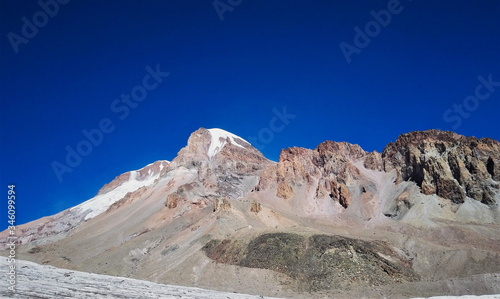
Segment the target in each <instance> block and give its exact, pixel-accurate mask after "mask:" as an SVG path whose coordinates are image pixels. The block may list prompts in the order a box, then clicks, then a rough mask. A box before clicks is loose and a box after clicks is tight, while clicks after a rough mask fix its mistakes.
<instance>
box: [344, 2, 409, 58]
mask: <svg viewBox="0 0 500 299" xmlns="http://www.w3.org/2000/svg"><path fill="white" fill-rule="evenodd" d="M408 1H411V0H408ZM402 11H403V6H402V5H401V3H400V1H399V0H389V1H388V2H387V9H382V10H380V11H378V12H376V11H374V10H372V11H370V15H371V16H372V17H373V20H371V21H368V22H367V23H366V24H365V26H364V27H363V29H364V30H362V29H361V28H359V27H358V26H356V27H354V33H355V35H354V39H353V45H351V44H348V43H346V42H344V41H343V42H341V43H340V44H339V47H340V50H341V51H342V54H344V57H345V60H346V61H347V63H351V61H352V58H351V56H352V55H353V54H358V55H359V54H360V53H361V50H362V49H364V48H366V47H368V45H369V44H370V42H371V40H372V38H375V37H377V36H378V35H379V34H380V33H381V32H382V28H385V27H387V26H389V24H390V23H391V20H392V16H393V15H397V14H400V13H401V12H402Z"/></svg>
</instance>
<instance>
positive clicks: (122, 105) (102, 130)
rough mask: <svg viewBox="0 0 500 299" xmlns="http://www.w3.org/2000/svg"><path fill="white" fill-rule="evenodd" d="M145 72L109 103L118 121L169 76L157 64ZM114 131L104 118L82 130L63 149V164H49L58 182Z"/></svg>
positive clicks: (109, 121)
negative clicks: (79, 136) (93, 127)
mask: <svg viewBox="0 0 500 299" xmlns="http://www.w3.org/2000/svg"><path fill="white" fill-rule="evenodd" d="M146 72H147V73H146V75H144V77H143V78H142V81H141V83H140V84H138V85H136V86H134V87H133V88H132V89H131V90H130V93H129V94H122V95H121V96H120V98H119V99H115V100H113V101H112V102H111V104H110V110H111V112H113V113H114V114H115V115H116V116H117V117H118V119H119V120H122V121H123V120H125V119H126V118H127V117H128V116H129V115H130V111H131V109H135V108H137V107H138V106H139V103H141V102H143V101H144V100H146V98H147V96H148V92H149V91H152V90H154V89H156V88H157V87H158V86H159V85H160V83H162V82H163V80H164V79H165V78H166V77H168V76H169V75H170V74H169V73H167V72H162V71H161V70H160V65H159V64H157V65H156V67H155V68H154V69H153V68H152V67H150V66H149V65H148V66H146ZM115 129H116V126H115V124H114V123H113V120H112V119H110V118H107V117H104V118H102V119H101V120H100V121H99V123H98V125H97V128H95V129H91V130H87V129H84V130H82V135H83V138H82V139H81V140H80V141H79V142H78V143H77V144H76V146H75V147H72V146H70V145H67V146H66V147H65V150H66V159H65V160H64V163H61V162H59V161H53V162H52V163H51V167H52V169H53V170H54V173H55V175H56V177H57V179H58V180H59V182H62V181H63V175H64V174H66V173H71V172H73V169H74V168H75V167H78V166H79V165H80V164H81V163H82V161H83V158H84V157H87V156H89V155H90V154H91V153H92V151H93V150H94V148H96V147H98V146H99V145H100V144H101V143H102V142H103V140H104V136H105V134H109V133H111V132H113V131H114V130H115Z"/></svg>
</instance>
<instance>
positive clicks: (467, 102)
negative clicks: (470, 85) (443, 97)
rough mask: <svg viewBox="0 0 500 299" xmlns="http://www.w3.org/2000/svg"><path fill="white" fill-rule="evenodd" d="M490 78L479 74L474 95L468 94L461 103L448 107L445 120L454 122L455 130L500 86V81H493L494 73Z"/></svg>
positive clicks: (444, 115) (444, 116) (444, 114)
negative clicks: (451, 107)
mask: <svg viewBox="0 0 500 299" xmlns="http://www.w3.org/2000/svg"><path fill="white" fill-rule="evenodd" d="M487 77H488V78H487V79H486V78H484V77H483V76H478V77H477V80H478V81H479V83H478V84H477V86H476V88H475V89H474V95H470V96H467V97H465V98H464V99H463V101H462V103H460V104H457V103H455V104H453V109H448V110H446V111H445V112H444V113H443V120H444V121H445V122H447V123H453V125H452V126H451V127H452V128H453V129H454V130H456V129H458V128H459V127H460V126H461V125H462V121H463V119H464V118H469V117H470V115H471V114H470V112H474V111H476V110H477V109H478V108H479V106H480V103H481V102H480V101H485V100H487V99H489V98H490V97H491V94H493V93H494V92H495V87H500V81H493V75H492V74H489V75H488V76H487Z"/></svg>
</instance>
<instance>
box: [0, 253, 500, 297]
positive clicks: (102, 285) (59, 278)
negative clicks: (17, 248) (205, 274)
mask: <svg viewBox="0 0 500 299" xmlns="http://www.w3.org/2000/svg"><path fill="white" fill-rule="evenodd" d="M9 265H10V263H8V262H7V258H6V257H0V267H1V268H2V269H4V270H3V273H4V274H6V272H7V270H6V269H9ZM16 268H17V269H16V271H17V272H16V275H17V284H16V292H15V293H12V292H10V291H9V290H8V287H9V285H8V282H7V277H6V275H5V276H4V278H3V279H1V280H0V297H1V298H29V299H32V298H82V299H87V298H122V299H125V298H141V299H146V298H155V299H157V298H198V299H203V298H206V299H214V298H217V299H219V298H220V299H252V298H254V299H256V298H273V297H263V296H258V295H246V294H237V293H228V292H219V291H212V290H206V289H200V288H194V287H183V286H174V285H165V284H158V283H153V282H149V281H144V280H138V279H132V278H125V277H117V276H109V275H101V274H94V273H86V272H79V271H72V270H67V269H60V268H56V267H52V266H46V265H39V264H36V263H33V262H29V261H24V260H17V261H16ZM429 298H434V299H453V298H459V299H498V298H500V295H483V296H438V297H429ZM275 299H277V298H275ZM415 299H417V298H415ZM418 299H421V298H418Z"/></svg>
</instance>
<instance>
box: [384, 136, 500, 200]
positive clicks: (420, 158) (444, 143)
mask: <svg viewBox="0 0 500 299" xmlns="http://www.w3.org/2000/svg"><path fill="white" fill-rule="evenodd" d="M382 159H383V169H384V170H385V171H390V170H392V169H396V171H397V173H398V182H401V181H413V182H415V183H416V184H417V185H418V186H419V187H420V188H421V190H422V192H423V193H424V194H437V195H438V196H441V197H443V198H447V199H450V200H451V201H453V202H454V203H463V202H464V201H465V199H466V197H469V198H473V199H475V200H477V201H480V202H482V203H484V204H488V205H493V204H496V203H497V199H496V198H498V192H499V182H500V143H499V142H498V141H495V140H493V139H489V138H482V139H478V138H475V137H465V136H461V135H458V134H456V133H453V132H441V131H437V130H429V131H425V132H412V133H408V134H403V135H401V136H400V137H399V138H398V139H397V140H396V141H395V142H393V143H390V144H388V145H387V146H386V148H385V149H384V151H383V153H382Z"/></svg>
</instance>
